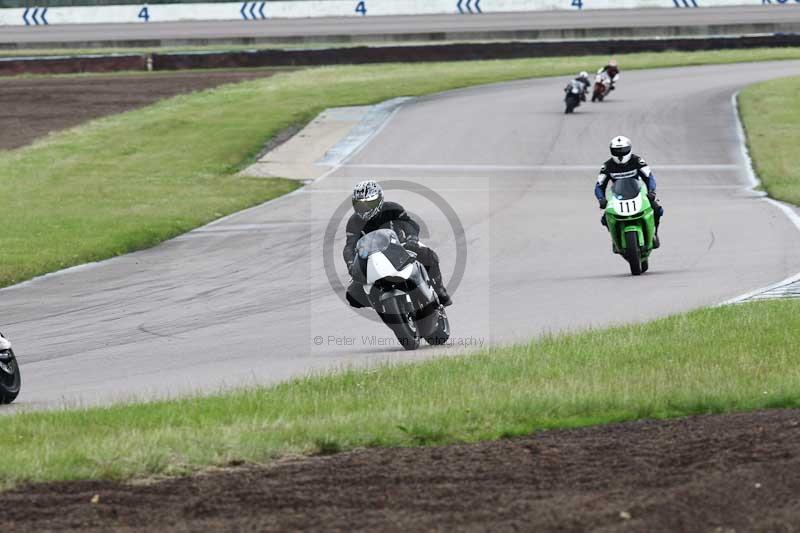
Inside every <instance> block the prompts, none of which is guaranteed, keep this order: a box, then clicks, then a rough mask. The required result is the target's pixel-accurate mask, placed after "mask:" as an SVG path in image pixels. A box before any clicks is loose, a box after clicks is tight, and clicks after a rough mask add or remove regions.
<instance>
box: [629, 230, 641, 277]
mask: <svg viewBox="0 0 800 533" xmlns="http://www.w3.org/2000/svg"><path fill="white" fill-rule="evenodd" d="M625 244H626V246H625V257H626V259H628V264H630V266H631V274H633V275H634V276H638V275H639V274H641V273H642V252H641V250H639V236H638V235H637V234H636V232H633V231H629V232H628V233H626V234H625Z"/></svg>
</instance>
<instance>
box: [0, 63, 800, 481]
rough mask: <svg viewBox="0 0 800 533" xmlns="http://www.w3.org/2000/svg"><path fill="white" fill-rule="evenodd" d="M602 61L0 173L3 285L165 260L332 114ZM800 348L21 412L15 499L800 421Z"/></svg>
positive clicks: (513, 362)
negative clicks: (277, 152) (609, 430)
mask: <svg viewBox="0 0 800 533" xmlns="http://www.w3.org/2000/svg"><path fill="white" fill-rule="evenodd" d="M798 56H800V50H790V49H781V50H762V51H746V52H737V53H736V54H733V53H730V52H710V53H700V54H683V53H675V54H663V55H658V54H640V55H634V56H621V57H620V61H621V63H622V65H623V67H624V68H625V69H626V70H629V69H632V68H645V67H648V66H649V67H655V66H677V65H686V64H702V63H714V62H729V61H734V60H736V59H747V60H756V59H780V58H795V57H798ZM604 59H605V58H604V57H591V58H586V57H584V58H562V59H558V60H553V59H546V60H545V59H531V60H517V61H489V62H470V63H444V64H428V65H379V66H369V67H332V68H321V69H313V70H307V71H302V72H295V73H290V74H281V75H278V76H275V77H273V78H269V79H264V80H257V81H252V82H247V83H243V84H239V85H235V86H228V87H224V88H220V89H217V90H214V91H207V92H204V93H198V94H194V95H189V96H181V97H178V98H175V99H172V100H169V101H165V102H162V103H159V104H157V105H155V106H152V107H150V108H147V109H144V110H141V111H136V112H131V113H127V114H125V115H120V116H116V117H110V118H107V119H102V120H99V121H96V122H94V123H91V124H90V125H87V126H85V127H82V128H78V129H76V130H73V131H70V132H66V133H63V134H58V135H54V136H52V137H50V138H48V139H46V140H44V141H42V142H39V143H37V144H36V145H34V146H32V147H29V148H26V149H21V150H17V151H14V152H8V153H3V154H0V183H1V184H2V185H3V187H4V192H5V194H4V195H3V196H2V198H0V207H2V208H5V209H4V211H5V212H6V213H13V214H14V216H11V217H6V224H5V226H4V231H3V232H2V234H0V246H2V247H3V249H4V251H5V254H4V256H3V259H2V263H1V265H2V268H0V281H2V283H9V282H10V281H13V280H15V279H20V278H23V277H27V276H30V275H33V274H35V273H39V272H44V271H46V270H48V269H52V268H56V267H61V266H67V265H68V264H75V263H80V262H85V261H87V260H91V259H98V258H100V257H104V256H108V255H113V254H115V253H123V252H125V251H128V250H131V249H136V248H139V247H143V246H148V245H150V244H153V243H155V242H157V241H159V240H161V239H163V238H166V237H168V236H171V235H174V234H177V233H180V232H181V231H185V230H186V229H188V228H190V227H193V226H195V225H197V224H200V223H202V222H204V221H206V220H209V219H211V218H214V217H217V216H220V215H221V214H224V213H226V212H229V211H233V210H236V209H239V208H241V207H244V206H246V205H250V204H252V203H256V202H259V201H262V200H263V199H265V198H268V197H271V196H272V195H274V194H276V192H277V189H279V188H281V187H283V188H284V189H286V190H288V189H291V184H287V183H286V182H282V181H278V182H268V181H263V180H254V179H242V178H235V177H233V176H232V175H233V173H234V172H235V171H236V170H238V169H240V168H242V167H243V165H245V164H246V163H247V162H249V161H251V160H252V158H253V156H254V154H256V153H257V151H258V150H259V149H260V147H261V146H262V145H263V143H264V142H265V141H266V140H268V139H269V138H270V137H271V136H273V135H274V134H275V133H277V132H279V131H281V130H282V129H284V128H286V127H288V126H291V125H294V124H299V123H304V122H306V121H308V120H309V119H311V118H312V117H313V116H314V115H316V114H317V113H318V112H319V111H320V110H322V109H324V108H326V107H330V106H335V105H353V104H366V103H372V102H378V101H381V100H385V99H387V98H390V97H393V96H398V95H420V94H426V93H430V92H436V91H441V90H444V89H450V88H456V87H463V86H468V85H475V84H478V83H488V82H493V81H502V80H511V79H519V78H525V77H532V76H544V75H567V74H572V73H574V72H576V71H578V70H581V69H589V68H591V67H593V66H595V65H597V64H599V63H601V62H602V61H603V60H604ZM784 146H786V147H787V148H788V147H789V146H790V144H789V143H786V144H784ZM755 155H756V156H757V157H759V156H758V151H757V150H756V151H755ZM3 202H4V203H3ZM797 346H800V302H798V301H783V302H770V303H758V304H747V305H741V306H735V307H726V308H715V309H709V310H702V311H697V312H694V313H690V314H687V315H679V316H674V317H671V318H667V319H663V320H660V321H656V322H654V323H651V324H646V325H636V326H629V327H621V328H614V329H609V330H603V331H593V332H587V333H583V334H579V335H563V336H556V337H548V338H544V339H541V340H536V341H533V342H532V343H530V344H528V345H521V346H513V347H508V348H498V349H491V350H488V351H484V352H482V353H479V354H477V355H474V356H470V357H458V358H442V359H438V360H434V361H430V362H426V363H421V364H414V365H406V366H396V367H381V368H375V369H371V370H360V371H358V370H353V371H347V372H343V373H340V374H337V375H332V376H322V377H315V378H308V379H301V380H295V381H293V382H290V383H286V384H282V385H279V386H275V387H272V388H259V389H251V390H246V391H241V392H236V393H229V394H226V395H220V396H214V397H208V398H190V399H185V400H178V401H171V402H159V403H155V404H149V405H127V406H115V407H108V408H97V409H88V410H72V411H63V412H61V411H58V412H38V413H22V414H17V415H13V416H9V417H6V418H4V419H3V428H4V430H5V433H4V437H5V438H4V440H3V443H2V444H1V445H0V452H1V453H2V457H3V464H4V466H3V468H2V469H0V485H3V486H11V485H13V484H15V483H19V482H23V481H48V480H65V479H86V478H109V479H125V478H130V477H142V476H151V475H161V474H168V475H174V474H182V473H187V472H191V471H195V470H198V469H202V468H205V467H208V466H210V465H225V464H228V463H230V462H238V461H250V462H263V461H268V460H270V459H271V458H274V457H277V456H282V455H286V454H293V453H320V454H327V453H336V452H338V451H341V450H346V449H351V448H353V447H358V446H398V445H399V446H406V445H412V446H413V445H429V444H447V443H453V442H471V441H477V440H483V439H492V438H498V437H504V436H511V435H520V434H526V433H529V432H531V431H534V430H537V429H544V428H555V427H574V426H579V425H587V424H596V423H606V422H611V421H622V420H630V419H636V418H644V417H647V418H660V417H673V416H682V415H688V414H693V413H707V412H723V411H729V410H745V409H755V408H762V407H796V406H798V405H800V395H798V392H797V391H798V390H800V366H799V365H797V353H798V352H797Z"/></svg>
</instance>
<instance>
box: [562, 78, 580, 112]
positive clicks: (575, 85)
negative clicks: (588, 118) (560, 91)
mask: <svg viewBox="0 0 800 533" xmlns="http://www.w3.org/2000/svg"><path fill="white" fill-rule="evenodd" d="M584 89H585V87H584V86H583V83H581V82H579V81H578V80H572V81H571V82H569V85H567V86H566V88H565V89H564V92H565V93H567V94H566V96H564V103H565V104H566V109H565V110H564V113H566V114H569V113H572V112H573V111H574V110H575V108H576V107H578V106H579V105H581V100H582V99H583V92H584Z"/></svg>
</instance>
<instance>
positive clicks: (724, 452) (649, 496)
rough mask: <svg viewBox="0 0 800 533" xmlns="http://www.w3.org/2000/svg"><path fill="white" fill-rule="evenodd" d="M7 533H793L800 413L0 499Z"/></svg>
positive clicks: (44, 490)
mask: <svg viewBox="0 0 800 533" xmlns="http://www.w3.org/2000/svg"><path fill="white" fill-rule="evenodd" d="M0 529H2V530H3V531H9V530H14V531H43V530H59V529H80V530H83V531H109V530H115V531H120V530H138V531H188V530H191V531H209V530H228V531H290V530H301V529H302V530H338V531H354V530H372V531H431V530H458V531H586V530H592V531H642V532H644V531H647V532H657V531H670V532H673V531H686V532H692V531H703V532H720V533H721V532H733V531H738V532H741V531H787V532H788V531H798V530H800V410H771V411H760V412H753V413H743V414H734V415H708V416H698V417H692V418H688V419H682V420H672V421H666V422H665V421H659V422H653V421H642V422H631V423H623V424H613V425H607V426H599V427H590V428H583V429H575V430H557V431H548V432H542V433H539V434H536V435H533V436H530V437H523V438H514V439H505V440H500V441H495V442H485V443H479V444H470V445H456V446H447V447H438V448H405V449H366V450H358V451H354V452H348V453H341V454H338V455H332V456H325V457H312V458H308V459H299V460H293V461H282V462H278V463H276V464H274V465H272V466H269V467H238V468H231V469H227V470H223V471H218V472H212V473H205V474H202V475H198V476H194V477H187V478H180V479H171V480H166V481H159V482H155V483H149V484H143V483H136V484H122V483H116V482H66V483H53V484H42V485H29V486H26V487H21V488H18V489H17V490H14V491H10V492H7V493H5V494H3V511H2V512H1V513H0Z"/></svg>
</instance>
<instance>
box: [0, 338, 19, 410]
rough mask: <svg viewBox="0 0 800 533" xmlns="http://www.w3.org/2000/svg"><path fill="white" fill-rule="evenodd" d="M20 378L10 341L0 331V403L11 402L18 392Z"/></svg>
mask: <svg viewBox="0 0 800 533" xmlns="http://www.w3.org/2000/svg"><path fill="white" fill-rule="evenodd" d="M21 384H22V380H21V378H20V373H19V365H17V358H16V357H15V356H14V350H13V349H12V348H11V343H10V342H8V340H7V339H6V338H5V337H3V334H2V333H0V404H4V403H11V402H13V401H14V400H15V399H16V398H17V395H18V394H19V389H20V385H21Z"/></svg>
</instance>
